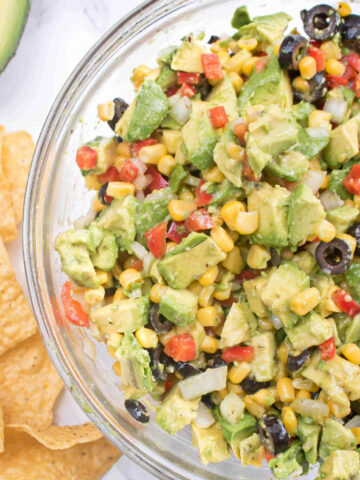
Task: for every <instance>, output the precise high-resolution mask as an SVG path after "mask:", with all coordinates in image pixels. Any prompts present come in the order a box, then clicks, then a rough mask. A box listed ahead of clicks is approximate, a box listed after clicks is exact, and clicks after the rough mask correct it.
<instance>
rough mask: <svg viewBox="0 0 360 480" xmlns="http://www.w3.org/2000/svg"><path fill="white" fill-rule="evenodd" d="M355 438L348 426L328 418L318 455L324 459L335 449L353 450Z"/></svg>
mask: <svg viewBox="0 0 360 480" xmlns="http://www.w3.org/2000/svg"><path fill="white" fill-rule="evenodd" d="M356 443H357V442H356V438H355V436H354V434H353V433H352V431H351V430H350V428H345V427H344V426H343V425H341V423H340V422H338V421H337V420H335V419H333V418H328V419H327V420H326V422H325V425H324V428H323V433H322V436H321V441H320V448H319V455H320V457H321V458H322V459H323V460H325V459H326V458H327V457H328V456H329V455H330V453H331V452H333V451H335V450H340V449H341V450H355V448H356Z"/></svg>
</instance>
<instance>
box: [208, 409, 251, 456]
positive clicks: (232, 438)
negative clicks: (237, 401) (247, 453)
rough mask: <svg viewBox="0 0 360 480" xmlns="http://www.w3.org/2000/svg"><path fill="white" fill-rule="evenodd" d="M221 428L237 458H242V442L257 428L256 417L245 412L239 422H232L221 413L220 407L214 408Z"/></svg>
mask: <svg viewBox="0 0 360 480" xmlns="http://www.w3.org/2000/svg"><path fill="white" fill-rule="evenodd" d="M214 414H215V417H216V418H217V420H218V422H219V425H220V428H221V430H222V432H223V434H224V437H225V439H226V441H227V442H228V443H229V445H230V446H231V448H232V449H233V451H234V453H235V455H236V457H237V458H240V443H241V441H242V440H244V439H245V438H247V437H249V436H250V435H251V434H252V433H254V432H255V429H256V419H255V418H254V417H253V416H252V415H250V413H248V412H245V413H244V415H243V417H241V419H240V420H239V421H238V422H237V423H235V424H234V423H230V422H229V421H228V420H226V419H225V418H224V417H223V416H222V415H221V413H220V409H219V407H216V408H215V410H214Z"/></svg>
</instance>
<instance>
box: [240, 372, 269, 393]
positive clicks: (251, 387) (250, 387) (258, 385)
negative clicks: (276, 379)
mask: <svg viewBox="0 0 360 480" xmlns="http://www.w3.org/2000/svg"><path fill="white" fill-rule="evenodd" d="M240 386H241V388H242V389H243V390H244V392H245V393H248V394H249V395H252V394H253V393H256V392H258V391H259V390H261V389H262V388H267V387H269V386H270V382H257V381H256V380H255V379H254V378H253V377H250V376H248V377H246V378H245V379H244V380H243V381H242V382H241V383H240Z"/></svg>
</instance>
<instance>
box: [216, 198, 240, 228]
mask: <svg viewBox="0 0 360 480" xmlns="http://www.w3.org/2000/svg"><path fill="white" fill-rule="evenodd" d="M239 212H245V206H244V204H243V203H241V202H238V201H237V200H232V201H230V202H227V203H225V205H224V206H223V207H222V208H221V210H220V215H221V216H222V218H223V220H224V222H225V223H226V225H227V226H228V227H229V228H230V229H231V230H235V221H236V218H237V216H238V213H239Z"/></svg>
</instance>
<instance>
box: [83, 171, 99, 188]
mask: <svg viewBox="0 0 360 480" xmlns="http://www.w3.org/2000/svg"><path fill="white" fill-rule="evenodd" d="M85 187H86V188H88V189H89V190H96V191H97V192H98V191H99V190H100V188H101V182H100V180H99V179H98V177H97V176H96V175H86V177H85Z"/></svg>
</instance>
